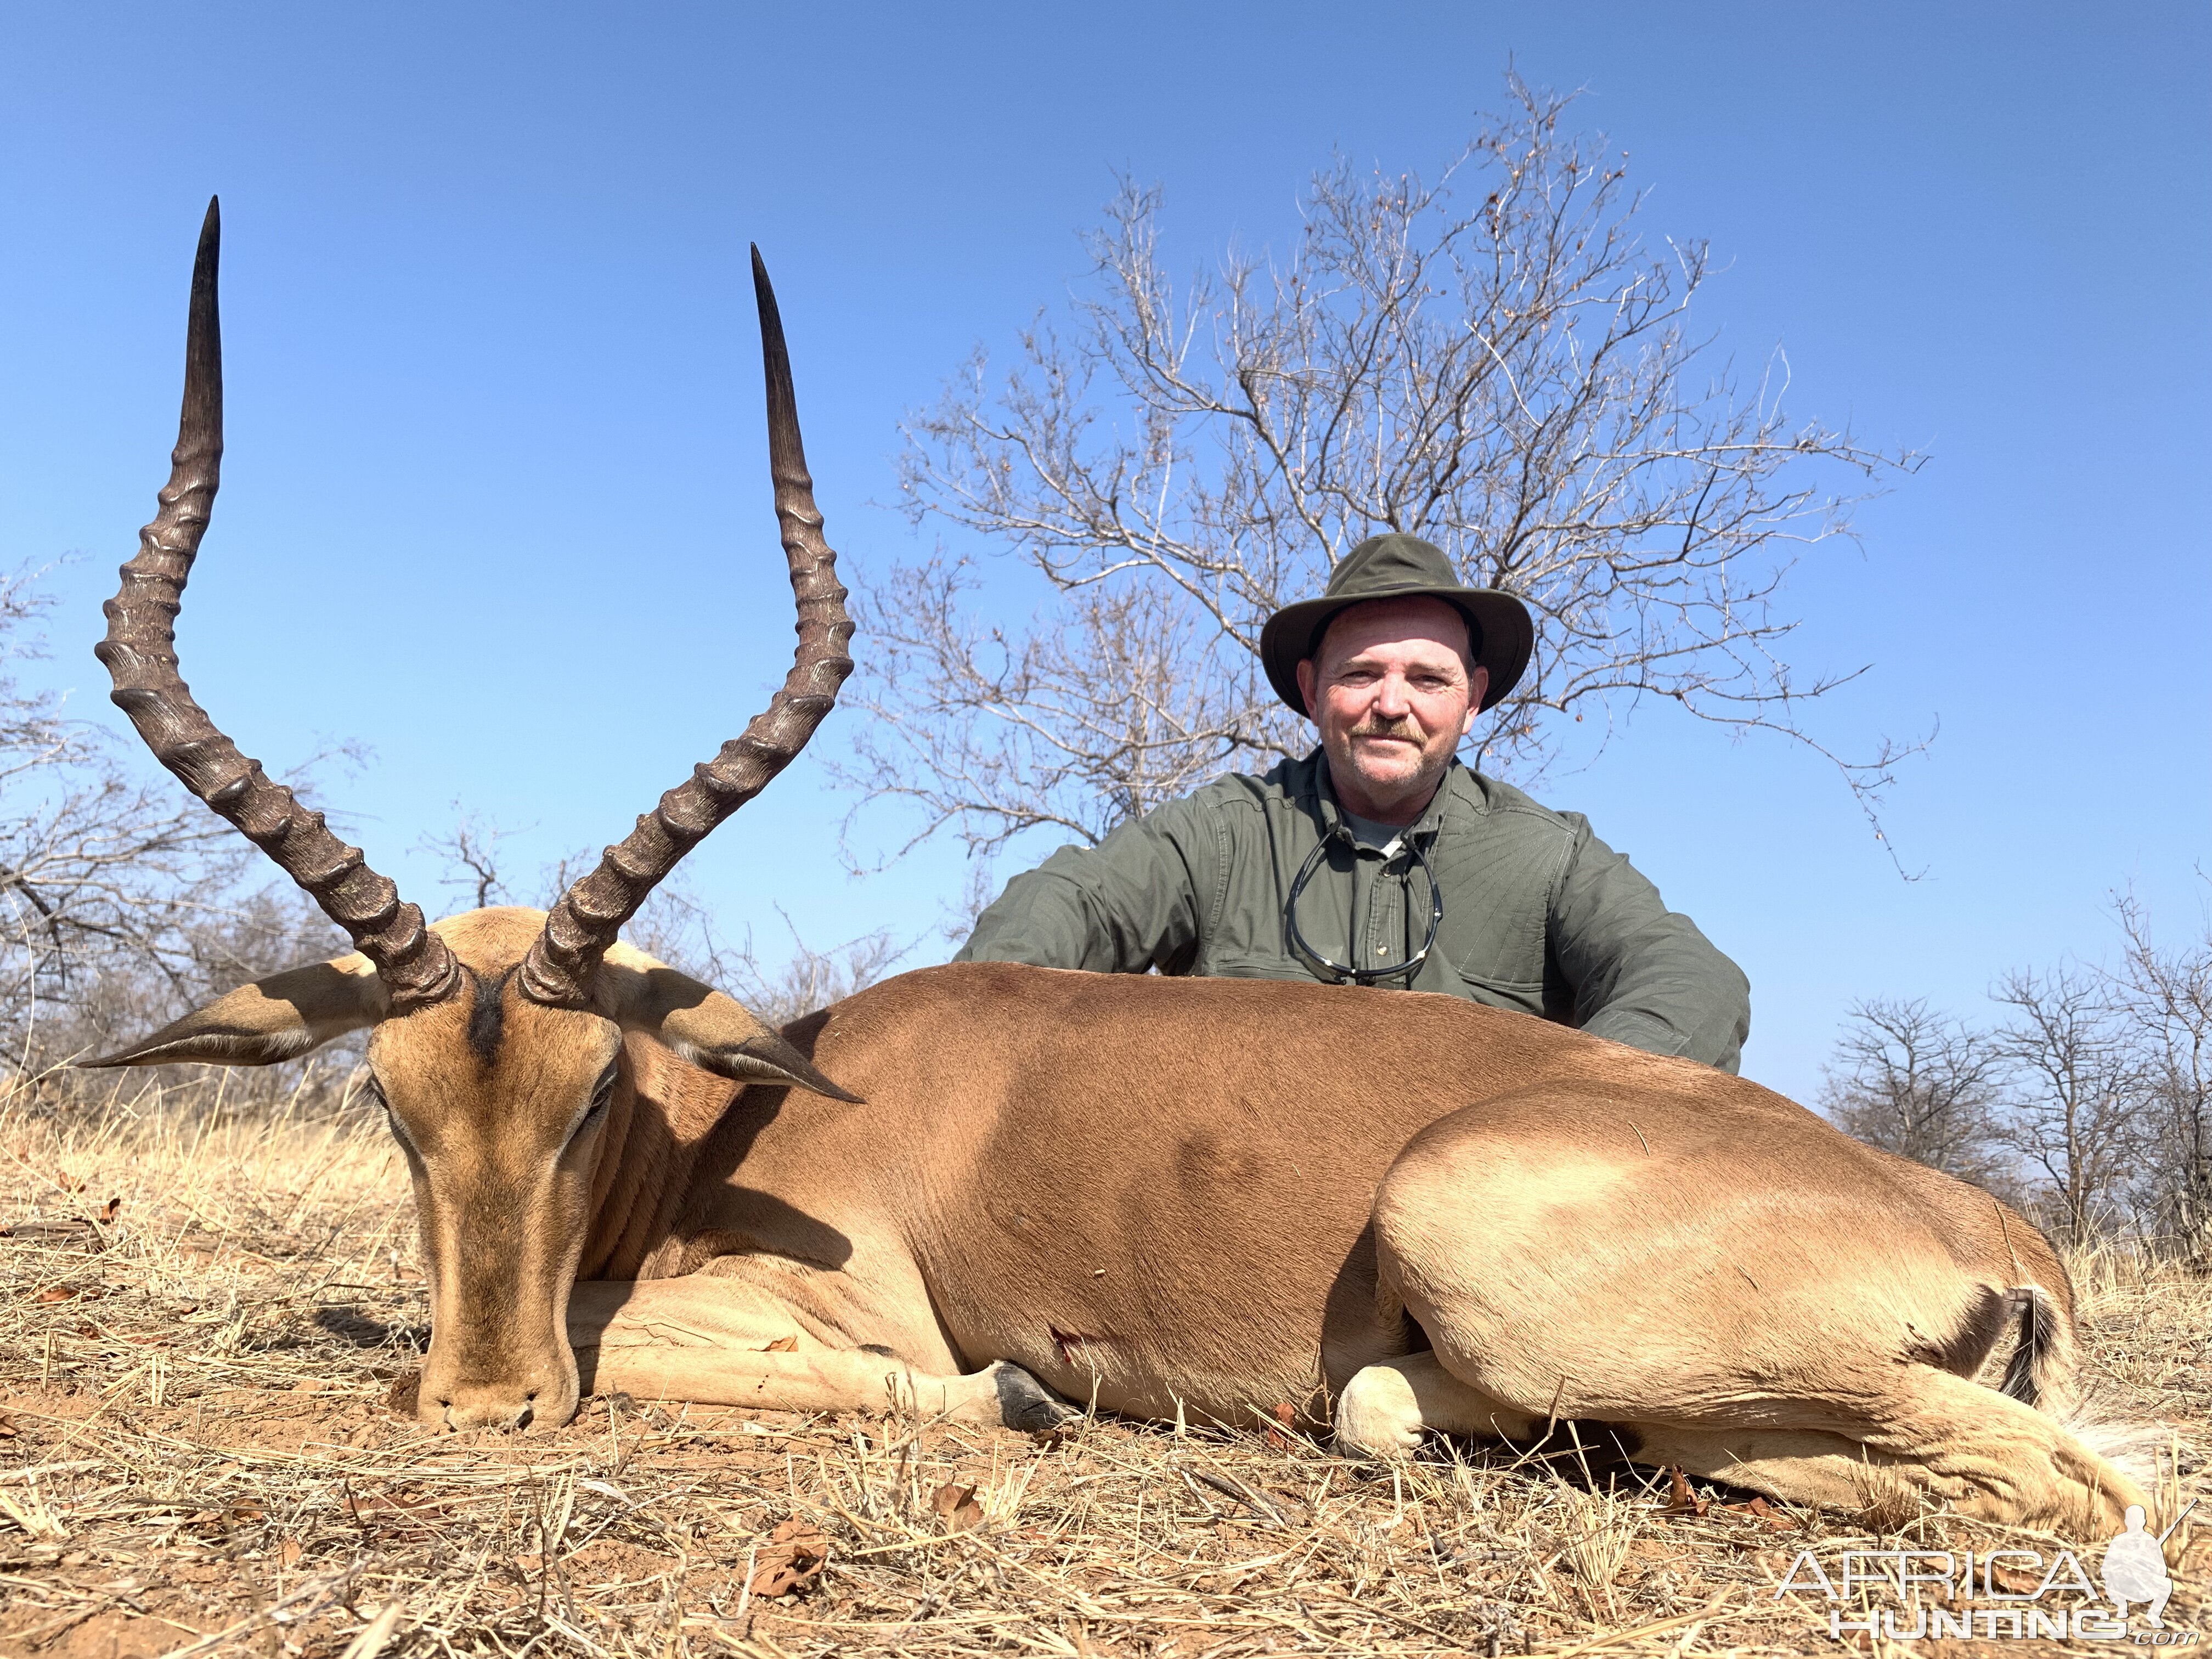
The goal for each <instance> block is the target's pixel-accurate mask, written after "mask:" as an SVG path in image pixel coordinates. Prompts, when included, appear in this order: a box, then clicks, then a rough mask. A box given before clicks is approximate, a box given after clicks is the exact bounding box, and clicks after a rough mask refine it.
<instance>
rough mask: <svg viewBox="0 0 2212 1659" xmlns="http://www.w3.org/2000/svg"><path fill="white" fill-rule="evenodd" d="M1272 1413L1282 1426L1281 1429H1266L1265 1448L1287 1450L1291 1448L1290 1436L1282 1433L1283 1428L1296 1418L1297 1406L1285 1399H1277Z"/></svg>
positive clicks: (1287, 1426)
mask: <svg viewBox="0 0 2212 1659" xmlns="http://www.w3.org/2000/svg"><path fill="white" fill-rule="evenodd" d="M1274 1413H1275V1421H1276V1422H1278V1423H1279V1424H1281V1425H1283V1426H1282V1428H1281V1429H1270V1430H1268V1431H1267V1449H1268V1450H1269V1451H1288V1450H1290V1449H1291V1437H1290V1436H1289V1435H1287V1434H1285V1433H1284V1432H1283V1429H1287V1428H1289V1427H1290V1426H1291V1424H1292V1423H1293V1422H1295V1421H1296V1420H1297V1408H1296V1407H1293V1406H1292V1405H1291V1402H1290V1401H1287V1400H1278V1401H1276V1402H1275V1406H1274Z"/></svg>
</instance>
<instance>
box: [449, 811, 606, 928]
mask: <svg viewBox="0 0 2212 1659" xmlns="http://www.w3.org/2000/svg"><path fill="white" fill-rule="evenodd" d="M453 812H454V818H453V829H451V830H449V831H448V832H447V833H446V834H445V835H442V836H428V835H426V836H422V838H421V839H420V841H419V842H417V843H416V844H417V845H418V846H420V847H421V848H422V850H423V851H425V852H427V853H435V854H438V855H439V857H440V858H441V859H443V860H445V864H446V873H445V874H443V875H441V876H440V877H439V878H438V884H439V885H440V886H441V887H450V888H454V889H457V890H459V891H460V892H462V893H465V894H469V895H471V896H473V897H474V900H475V902H474V904H473V906H472V907H471V908H475V909H478V910H481V909H483V908H484V907H485V906H486V905H488V904H511V903H513V902H514V901H513V898H512V897H511V896H509V895H508V892H507V882H506V879H505V878H503V877H502V876H501V873H500V861H499V844H500V842H503V841H505V840H506V839H507V837H508V836H511V835H513V834H515V833H516V832H515V831H514V830H512V829H501V828H500V827H499V825H497V824H495V823H492V822H491V821H490V820H489V819H488V818H486V817H483V815H482V814H480V813H477V812H465V811H462V810H461V804H460V803H459V801H455V802H454V803H453ZM562 867H563V868H564V869H565V868H566V867H568V866H565V865H564V866H562ZM586 867H588V866H586ZM563 890H564V889H561V888H556V889H555V890H554V892H553V896H554V897H556V898H557V897H559V896H560V895H561V893H562V891H563Z"/></svg>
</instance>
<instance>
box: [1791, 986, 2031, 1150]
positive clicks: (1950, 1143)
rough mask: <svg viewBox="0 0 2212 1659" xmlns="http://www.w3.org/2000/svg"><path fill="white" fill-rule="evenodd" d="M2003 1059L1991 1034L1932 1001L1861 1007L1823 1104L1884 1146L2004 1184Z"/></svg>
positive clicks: (1829, 1076)
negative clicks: (1936, 1007)
mask: <svg viewBox="0 0 2212 1659" xmlns="http://www.w3.org/2000/svg"><path fill="white" fill-rule="evenodd" d="M2002 1065H2003V1059H2002V1053H2001V1051H2000V1050H1999V1049H1998V1048H1997V1046H1996V1043H1995V1042H1993V1041H1992V1040H1991V1039H1990V1036H1988V1034H1986V1033H1984V1032H1982V1031H1978V1030H1975V1029H1974V1028H1973V1027H1972V1026H1971V1025H1968V1024H1966V1022H1965V1021H1963V1020H1960V1019H1957V1018H1953V1017H1952V1016H1950V1015H1948V1014H1943V1013H1939V1012H1936V1011H1935V1010H1934V1009H1931V1008H1930V1007H1929V1006H1928V1003H1927V1000H1926V999H1924V998H1916V999H1914V1000H1911V1001H1909V1002H1906V1001H1897V1000H1891V999H1887V998H1881V997H1876V998H1872V999H1869V1000H1867V1001H1864V1002H1861V1003H1858V1004H1857V1005H1855V1006H1853V1007H1852V1009H1851V1012H1850V1024H1848V1025H1847V1026H1846V1027H1845V1028H1844V1034H1843V1036H1841V1037H1840V1038H1838V1040H1837V1043H1836V1052H1835V1056H1834V1058H1833V1059H1832V1060H1830V1061H1829V1063H1828V1065H1827V1066H1826V1067H1825V1068H1824V1069H1825V1071H1826V1084H1825V1085H1824V1086H1823V1088H1822V1090H1821V1097H1820V1105H1821V1109H1823V1110H1824V1111H1826V1113H1827V1114H1828V1115H1829V1116H1830V1117H1831V1118H1832V1119H1833V1120H1834V1121H1835V1123H1836V1125H1837V1126H1838V1127H1839V1128H1841V1129H1843V1130H1844V1131H1845V1132H1846V1133H1850V1134H1853V1135H1856V1136H1857V1137H1858V1138H1859V1139H1862V1140H1864V1141H1867V1142H1869V1144H1871V1145H1873V1146H1880V1147H1881V1148H1882V1149H1883V1150H1884V1151H1886V1152H1896V1153H1899V1154H1900V1155H1901V1156H1903V1157H1905V1158H1911V1159H1914V1160H1915V1161H1916V1162H1918V1163H1921V1164H1927V1165H1929V1167H1930V1168H1931V1169H1937V1170H1943V1171H1944V1172H1945V1173H1947V1174H1949V1175H1954V1176H1960V1177H1961V1178H1962V1179H1965V1180H1967V1181H1972V1182H1979V1183H1980V1184H1982V1185H1984V1186H1989V1185H1992V1184H1996V1185H2004V1184H2006V1175H2007V1171H2006V1170H2005V1168H2004V1165H2003V1162H2002V1157H2001V1155H2000V1152H1999V1150H1998V1148H1999V1146H2000V1142H2001V1133H2000V1128H1999V1124H1998V1119H1997V1106H1998V1100H1999V1088H1998V1085H1999V1082H2000V1079H2001V1078H2002Z"/></svg>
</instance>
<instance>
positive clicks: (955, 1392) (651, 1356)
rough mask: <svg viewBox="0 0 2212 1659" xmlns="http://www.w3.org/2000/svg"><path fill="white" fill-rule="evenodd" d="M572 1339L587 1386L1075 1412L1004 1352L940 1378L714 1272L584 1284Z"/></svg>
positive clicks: (958, 1413)
mask: <svg viewBox="0 0 2212 1659" xmlns="http://www.w3.org/2000/svg"><path fill="white" fill-rule="evenodd" d="M568 1340H569V1343H570V1345H571V1346H573V1347H574V1349H575V1352H576V1365H577V1370H578V1373H579V1376H580V1385H581V1387H582V1388H583V1389H586V1390H587V1391H592V1392H598V1393H602V1394H611V1393H614V1392H617V1391H620V1392H622V1393H625V1394H629V1395H633V1396H635V1397H636V1398H638V1399H641V1400H670V1401H689V1402H690V1403H692V1404H695V1405H702V1406H747V1407H756V1408H757V1409H759V1410H763V1411H788V1412H840V1411H885V1410H891V1411H899V1412H911V1413H917V1414H919V1415H921V1416H927V1417H936V1416H943V1417H950V1418H951V1419H954V1420H955V1421H957V1422H963V1423H995V1424H1000V1425H1005V1426H1006V1427H1009V1428H1018V1429H1024V1430H1029V1431H1039V1430H1042V1429H1048V1428H1050V1427H1052V1426H1053V1425H1054V1424H1056V1423H1058V1422H1060V1421H1061V1420H1062V1419H1065V1418H1066V1417H1067V1416H1069V1415H1070V1414H1071V1413H1070V1412H1069V1409H1068V1408H1067V1407H1066V1406H1064V1405H1063V1404H1061V1403H1060V1401H1057V1400H1055V1399H1054V1397H1053V1396H1052V1395H1050V1394H1048V1393H1047V1392H1046V1390H1045V1389H1043V1388H1042V1386H1041V1385H1040V1384H1039V1383H1037V1381H1036V1378H1034V1377H1032V1376H1030V1374H1029V1373H1028V1372H1027V1371H1025V1370H1022V1368H1021V1367H1020V1366H1018V1365H1013V1364H1007V1363H1006V1362H1005V1361H1000V1362H999V1363H998V1364H993V1365H989V1366H986V1367H985V1368H984V1369H983V1370H979V1371H971V1372H968V1373H965V1374H957V1373H956V1374H950V1375H939V1374H934V1373H931V1372H927V1371H924V1370H919V1369H917V1368H916V1367H915V1366H912V1365H909V1364H907V1363H906V1362H905V1361H904V1360H902V1359H900V1358H898V1357H897V1356H896V1355H895V1354H892V1353H890V1352H889V1351H888V1350H885V1349H881V1348H871V1347H838V1346H831V1345H829V1344H828V1343H824V1342H823V1341H821V1340H818V1339H817V1338H816V1337H814V1336H812V1335H811V1334H808V1333H807V1332H806V1331H805V1329H803V1328H801V1326H800V1324H799V1321H798V1319H797V1318H796V1317H795V1316H793V1313H792V1311H791V1310H789V1309H787V1308H784V1307H781V1306H780V1305H779V1304H775V1302H773V1301H772V1300H770V1299H769V1298H767V1297H760V1296H757V1295H756V1294H751V1293H749V1292H748V1291H746V1290H745V1288H744V1286H742V1285H738V1284H736V1283H734V1282H733V1281H732V1280H730V1279H724V1278H716V1277H706V1276H694V1277H690V1278H685V1279H652V1280H647V1281H643V1282H641V1283H637V1284H628V1283H613V1282H592V1283H585V1284H579V1285H576V1286H575V1287H574V1291H572V1292H571V1293H570V1297H569V1303H568Z"/></svg>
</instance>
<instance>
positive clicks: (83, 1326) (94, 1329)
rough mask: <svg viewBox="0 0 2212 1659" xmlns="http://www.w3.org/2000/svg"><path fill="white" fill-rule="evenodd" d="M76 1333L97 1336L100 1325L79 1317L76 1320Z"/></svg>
mask: <svg viewBox="0 0 2212 1659" xmlns="http://www.w3.org/2000/svg"><path fill="white" fill-rule="evenodd" d="M76 1334H78V1335H79V1336H90V1337H97V1336H98V1335H99V1334H100V1327H99V1326H97V1325H95V1324H94V1323H93V1322H91V1321H90V1320H89V1319H80V1320H78V1321H77V1322H76Z"/></svg>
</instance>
